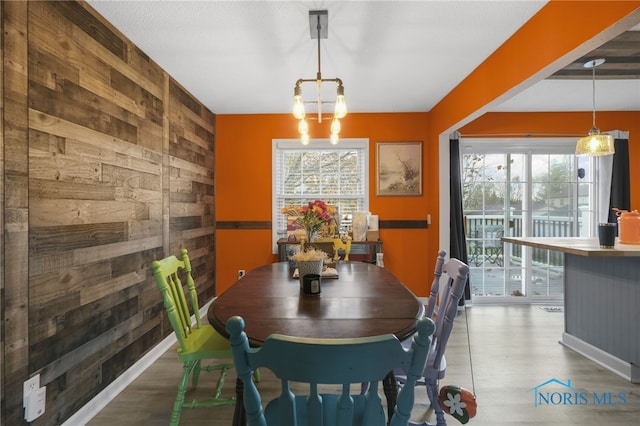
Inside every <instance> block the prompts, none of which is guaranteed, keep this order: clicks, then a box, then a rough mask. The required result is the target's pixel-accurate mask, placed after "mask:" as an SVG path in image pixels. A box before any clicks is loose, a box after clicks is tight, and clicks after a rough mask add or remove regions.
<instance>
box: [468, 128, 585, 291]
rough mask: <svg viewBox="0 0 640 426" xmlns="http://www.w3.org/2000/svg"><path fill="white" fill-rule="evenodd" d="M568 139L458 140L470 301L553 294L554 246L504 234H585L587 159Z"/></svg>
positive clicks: (558, 264) (558, 270)
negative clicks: (506, 239)
mask: <svg viewBox="0 0 640 426" xmlns="http://www.w3.org/2000/svg"><path fill="white" fill-rule="evenodd" d="M574 147H575V140H564V139H562V140H555V139H554V140H553V141H550V140H538V141H533V140H524V141H520V140H509V141H504V140H500V141H499V142H496V141H488V140H477V139H476V140H467V139H462V140H461V148H462V149H461V153H462V158H461V161H462V171H463V208H464V214H465V226H466V235H467V250H468V254H469V263H470V265H469V266H470V268H471V279H470V282H471V293H472V298H473V301H474V302H483V301H484V302H487V301H497V300H501V301H512V302H514V303H515V302H521V301H527V302H531V301H560V300H562V297H563V279H564V276H563V274H564V264H563V257H562V255H561V254H559V253H557V252H551V251H548V250H542V249H531V248H528V247H523V246H520V245H513V244H504V243H503V242H502V241H501V238H502V237H503V236H536V237H572V236H591V234H592V229H594V225H593V223H594V220H595V219H594V206H595V194H594V176H595V173H593V164H592V163H593V162H592V160H591V159H588V158H585V157H576V156H575V155H573V149H574Z"/></svg>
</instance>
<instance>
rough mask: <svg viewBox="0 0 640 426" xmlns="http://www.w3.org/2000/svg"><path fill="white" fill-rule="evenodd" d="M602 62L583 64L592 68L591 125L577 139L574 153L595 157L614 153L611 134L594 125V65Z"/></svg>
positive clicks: (593, 61) (599, 60) (598, 60)
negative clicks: (584, 134)
mask: <svg viewBox="0 0 640 426" xmlns="http://www.w3.org/2000/svg"><path fill="white" fill-rule="evenodd" d="M603 63H604V59H593V60H591V61H588V62H586V63H585V64H584V65H583V67H584V68H591V69H592V70H593V73H592V76H593V77H592V82H593V125H592V126H591V130H589V134H588V135H587V136H585V137H583V138H580V139H578V142H577V143H576V155H588V156H591V157H597V156H601V155H612V154H614V153H615V148H614V146H613V136H611V135H603V134H601V133H600V129H598V128H597V127H596V67H597V66H599V65H602V64H603Z"/></svg>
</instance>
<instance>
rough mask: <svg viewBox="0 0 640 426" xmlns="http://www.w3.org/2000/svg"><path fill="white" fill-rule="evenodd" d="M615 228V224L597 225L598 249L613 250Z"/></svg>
mask: <svg viewBox="0 0 640 426" xmlns="http://www.w3.org/2000/svg"><path fill="white" fill-rule="evenodd" d="M616 226H617V224H615V223H599V224H598V240H599V241H600V248H614V247H615V245H616Z"/></svg>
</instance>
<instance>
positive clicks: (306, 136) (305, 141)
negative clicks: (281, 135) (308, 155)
mask: <svg viewBox="0 0 640 426" xmlns="http://www.w3.org/2000/svg"><path fill="white" fill-rule="evenodd" d="M309 142H311V139H310V138H309V133H303V134H301V135H300V143H301V144H302V145H309Z"/></svg>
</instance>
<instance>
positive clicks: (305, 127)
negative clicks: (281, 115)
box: [298, 118, 309, 135]
mask: <svg viewBox="0 0 640 426" xmlns="http://www.w3.org/2000/svg"><path fill="white" fill-rule="evenodd" d="M298 133H300V134H301V135H306V134H309V124H307V120H305V119H304V118H303V119H301V120H300V121H299V122H298Z"/></svg>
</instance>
